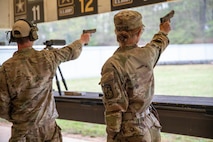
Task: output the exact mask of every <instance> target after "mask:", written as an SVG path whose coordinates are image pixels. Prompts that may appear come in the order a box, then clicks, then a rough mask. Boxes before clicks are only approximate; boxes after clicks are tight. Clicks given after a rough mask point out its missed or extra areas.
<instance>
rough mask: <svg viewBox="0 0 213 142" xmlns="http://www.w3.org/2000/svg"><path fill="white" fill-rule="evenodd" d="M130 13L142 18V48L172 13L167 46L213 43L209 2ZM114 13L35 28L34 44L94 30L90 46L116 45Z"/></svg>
mask: <svg viewBox="0 0 213 142" xmlns="http://www.w3.org/2000/svg"><path fill="white" fill-rule="evenodd" d="M132 9H134V10H137V11H139V12H140V13H141V14H142V16H143V23H144V24H145V32H144V33H143V35H142V39H141V41H140V42H141V43H142V44H145V43H147V42H149V41H150V40H151V38H152V37H153V35H154V34H155V33H156V32H158V30H159V23H160V20H159V18H160V17H162V16H164V15H165V14H166V13H168V12H169V11H170V10H172V9H174V10H175V16H174V17H173V18H172V20H171V25H172V26H171V27H172V32H171V33H170V34H169V37H170V43H171V44H189V43H209V42H213V12H212V11H213V2H212V0H182V1H175V2H167V3H158V4H154V5H146V6H142V7H136V8H132ZM117 12H118V11H115V12H109V13H102V14H96V15H90V16H85V17H77V18H70V19H66V20H59V21H55V22H47V23H41V24H38V27H39V40H37V41H36V42H35V44H40V45H41V44H43V42H44V41H46V40H49V39H65V40H66V42H67V43H70V42H72V41H74V40H76V39H78V38H79V37H80V35H81V33H82V30H83V29H91V28H96V29H97V32H96V33H95V34H93V35H92V38H91V42H90V45H91V46H104V45H108V46H109V45H113V46H114V45H117V42H116V38H115V34H114V24H113V17H114V15H115V13H117ZM4 32H5V31H3V32H0V41H6V38H5V33H4Z"/></svg>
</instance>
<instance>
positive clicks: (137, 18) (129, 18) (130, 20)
mask: <svg viewBox="0 0 213 142" xmlns="http://www.w3.org/2000/svg"><path fill="white" fill-rule="evenodd" d="M114 24H115V28H116V30H118V31H122V30H125V31H129V30H134V29H136V28H138V27H140V26H144V25H143V23H142V15H141V14H140V13H139V12H137V11H133V10H123V11H120V12H118V13H117V14H116V15H115V16H114Z"/></svg>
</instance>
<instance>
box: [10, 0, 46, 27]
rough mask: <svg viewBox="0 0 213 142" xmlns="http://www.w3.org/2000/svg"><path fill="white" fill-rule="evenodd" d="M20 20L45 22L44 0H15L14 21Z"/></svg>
mask: <svg viewBox="0 0 213 142" xmlns="http://www.w3.org/2000/svg"><path fill="white" fill-rule="evenodd" d="M18 19H26V20H28V21H33V22H35V23H40V22H44V2H43V0H14V21H16V20H18Z"/></svg>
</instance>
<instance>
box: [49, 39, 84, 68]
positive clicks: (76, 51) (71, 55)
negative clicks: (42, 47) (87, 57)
mask: <svg viewBox="0 0 213 142" xmlns="http://www.w3.org/2000/svg"><path fill="white" fill-rule="evenodd" d="M81 51H82V44H81V42H80V41H79V40H76V41H74V42H73V43H71V44H69V45H67V46H65V47H63V48H60V49H55V48H53V49H51V50H47V51H46V52H49V53H50V54H47V59H52V61H51V62H54V63H55V64H56V65H59V64H60V63H62V62H66V61H69V60H74V59H76V58H78V57H79V56H80V54H81Z"/></svg>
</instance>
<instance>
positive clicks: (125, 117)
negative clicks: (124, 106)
mask: <svg viewBox="0 0 213 142" xmlns="http://www.w3.org/2000/svg"><path fill="white" fill-rule="evenodd" d="M149 114H150V110H149V108H148V109H146V110H145V111H143V112H142V113H132V112H125V113H123V120H135V119H141V118H145V117H146V116H147V115H149Z"/></svg>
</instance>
